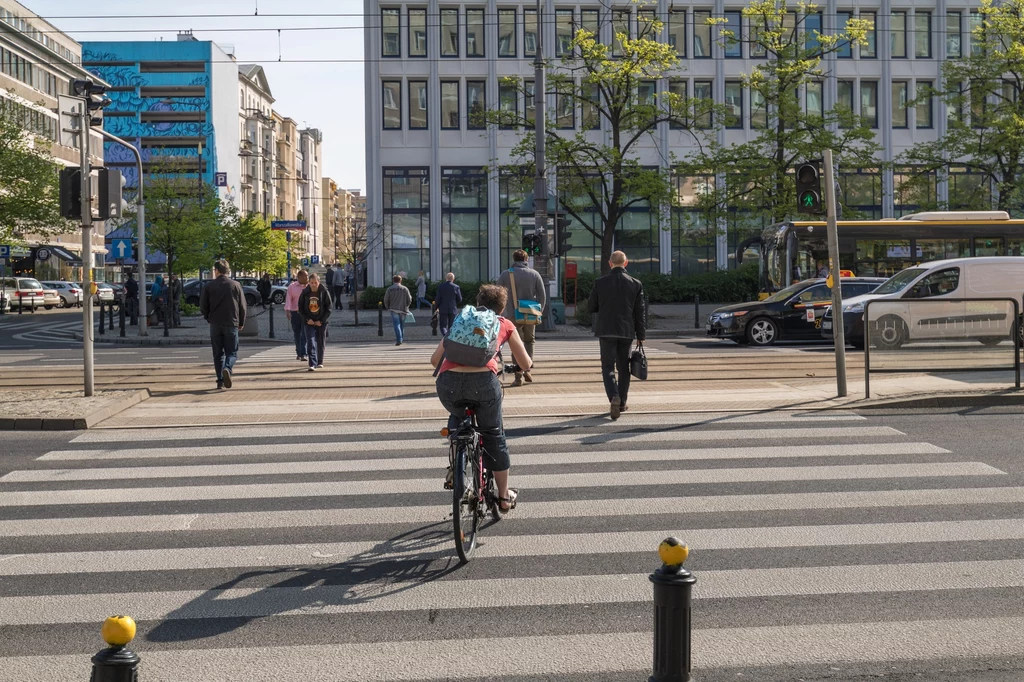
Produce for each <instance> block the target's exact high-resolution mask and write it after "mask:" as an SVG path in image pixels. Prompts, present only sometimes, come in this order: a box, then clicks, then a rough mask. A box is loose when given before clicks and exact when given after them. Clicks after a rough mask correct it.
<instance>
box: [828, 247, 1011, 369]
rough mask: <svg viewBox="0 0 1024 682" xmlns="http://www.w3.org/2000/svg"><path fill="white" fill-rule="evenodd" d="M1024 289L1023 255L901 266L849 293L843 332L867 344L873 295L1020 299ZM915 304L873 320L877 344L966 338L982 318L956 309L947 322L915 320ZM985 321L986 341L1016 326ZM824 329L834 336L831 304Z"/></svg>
mask: <svg viewBox="0 0 1024 682" xmlns="http://www.w3.org/2000/svg"><path fill="white" fill-rule="evenodd" d="M1022 292H1024V258H1021V257H1019V256H983V257H975V258H955V259H951V260H941V261H932V262H930V263H922V264H921V265H917V266H914V267H912V268H907V269H906V270H901V271H900V272H897V273H896V274H895V275H893V276H892V277H890V278H889V279H888V280H886V281H885V283H884V284H882V285H881V286H879V287H878V288H877V289H875V290H874V291H873V292H871V293H870V294H868V295H864V296H857V297H852V298H849V299H845V298H844V300H843V327H844V329H843V331H844V336H845V337H846V340H847V342H848V343H850V344H851V345H853V346H854V347H856V348H863V347H864V310H865V306H866V305H867V304H868V302H869V301H873V300H881V299H885V300H898V299H922V298H926V299H934V300H940V301H941V300H954V301H955V300H966V299H972V298H1012V299H1015V300H1016V301H1017V302H1018V305H1020V304H1021V303H1022V301H1021V294H1022ZM911 310H913V306H912V305H911V304H906V305H905V306H897V307H894V308H893V309H892V310H887V311H886V314H885V315H883V316H881V317H879V318H878V319H877V320H874V321H873V322H872V325H873V326H872V329H871V341H872V346H875V347H879V348H885V349H895V348H899V347H900V346H902V345H903V344H906V343H909V342H911V341H921V340H927V339H935V338H942V337H944V336H946V335H947V334H949V333H950V332H952V333H954V335H955V336H957V337H958V338H964V337H965V336H969V335H970V332H971V325H974V324H976V323H977V322H979V320H978V319H976V318H978V312H977V311H972V312H971V314H970V316H969V317H970V318H971V319H968V316H967V315H966V314H964V315H960V316H958V315H957V314H956V313H953V314H952V315H945V316H943V319H942V320H941V322H942V324H937V323H936V321H935V320H931V319H921V320H917V321H916V322H915V320H914V319H913V318H912V317H911ZM1021 310H1024V307H1022V308H1021ZM874 316H875V315H874V313H872V317H874ZM989 317H991V316H989ZM984 322H985V324H977V334H976V336H975V338H977V340H978V341H980V342H981V343H984V344H996V343H999V342H1000V341H1001V340H1003V339H1008V338H1010V336H1009V334H1010V330H1011V328H1013V326H1014V324H1013V322H1012V321H1010V320H1007V321H1006V325H1005V326H1001V325H995V326H993V325H992V322H993V320H991V319H988V318H986V319H985V320H984ZM1016 327H1017V333H1018V334H1024V323H1022V321H1021V320H1017V323H1016ZM821 334H822V336H824V337H826V338H829V339H831V338H832V311H831V310H829V311H827V313H826V315H825V316H823V318H822V323H821ZM996 334H998V335H996Z"/></svg>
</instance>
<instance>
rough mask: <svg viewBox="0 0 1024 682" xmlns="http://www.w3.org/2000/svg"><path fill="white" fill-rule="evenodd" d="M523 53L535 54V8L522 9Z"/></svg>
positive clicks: (532, 55) (525, 54)
mask: <svg viewBox="0 0 1024 682" xmlns="http://www.w3.org/2000/svg"><path fill="white" fill-rule="evenodd" d="M523 55H524V56H527V57H535V56H536V55H537V10H535V9H524V10H523Z"/></svg>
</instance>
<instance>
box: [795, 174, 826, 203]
mask: <svg viewBox="0 0 1024 682" xmlns="http://www.w3.org/2000/svg"><path fill="white" fill-rule="evenodd" d="M796 203H797V210H798V211H799V212H800V213H810V214H812V215H821V214H822V213H824V210H823V209H822V202H821V172H820V170H819V168H818V164H817V163H805V164H801V165H800V166H798V167H797V169H796Z"/></svg>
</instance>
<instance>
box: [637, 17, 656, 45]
mask: <svg viewBox="0 0 1024 682" xmlns="http://www.w3.org/2000/svg"><path fill="white" fill-rule="evenodd" d="M657 20H658V13H657V12H655V11H654V10H650V9H638V10H637V11H636V36H637V38H648V39H649V40H658V37H659V36H658V34H656V33H655V32H654V22H655V21H657Z"/></svg>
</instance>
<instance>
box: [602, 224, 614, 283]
mask: <svg viewBox="0 0 1024 682" xmlns="http://www.w3.org/2000/svg"><path fill="white" fill-rule="evenodd" d="M616 220H618V219H616ZM614 247H615V223H612V224H611V225H605V226H604V233H603V234H602V235H601V274H602V275H607V274H608V273H609V272H611V271H612V266H611V265H609V264H608V261H610V260H611V259H612V250H613V249H614Z"/></svg>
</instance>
